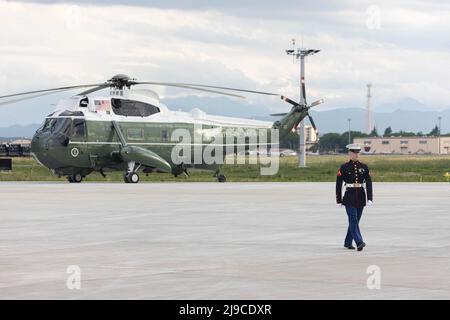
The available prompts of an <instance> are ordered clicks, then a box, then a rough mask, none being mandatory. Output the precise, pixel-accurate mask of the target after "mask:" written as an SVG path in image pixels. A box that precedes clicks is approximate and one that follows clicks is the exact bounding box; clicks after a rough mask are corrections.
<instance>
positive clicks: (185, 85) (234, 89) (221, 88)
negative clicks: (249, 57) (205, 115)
mask: <svg viewBox="0 0 450 320" xmlns="http://www.w3.org/2000/svg"><path fill="white" fill-rule="evenodd" d="M136 83H143V82H136ZM146 83H147V84H160V85H166V86H171V85H173V86H183V87H196V88H210V89H220V90H229V91H238V92H247V93H256V94H264V95H268V96H281V95H280V94H278V93H272V92H265V91H255V90H247V89H239V88H230V87H218V86H210V85H205V84H195V83H171V82H146Z"/></svg>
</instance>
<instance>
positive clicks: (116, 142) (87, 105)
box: [0, 74, 323, 183]
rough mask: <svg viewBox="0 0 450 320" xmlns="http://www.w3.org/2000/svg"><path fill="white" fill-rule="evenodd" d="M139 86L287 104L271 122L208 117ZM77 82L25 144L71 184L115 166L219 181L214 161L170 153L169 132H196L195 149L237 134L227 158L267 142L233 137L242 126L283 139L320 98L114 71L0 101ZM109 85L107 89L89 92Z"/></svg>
mask: <svg viewBox="0 0 450 320" xmlns="http://www.w3.org/2000/svg"><path fill="white" fill-rule="evenodd" d="M137 85H156V86H170V87H178V88H183V89H188V90H200V91H206V92H210V93H215V94H222V95H228V96H232V97H239V98H244V97H243V96H241V95H238V94H235V93H237V92H239V93H255V94H263V95H270V96H279V97H280V98H281V99H283V100H284V101H286V102H288V103H289V104H291V105H292V108H291V110H290V111H289V112H288V113H283V114H275V116H281V118H280V119H279V120H277V121H275V122H273V123H272V122H267V121H257V120H250V119H242V118H232V117H222V116H215V115H208V114H205V113H204V112H202V111H201V110H199V109H194V110H192V111H191V112H181V111H172V110H170V109H168V108H167V107H166V106H165V105H164V104H163V103H161V102H160V99H159V97H158V95H157V94H156V93H155V92H154V91H151V90H148V89H139V88H135V87H134V86H137ZM303 85H304V84H303ZM81 88H85V89H87V90H86V91H84V92H81V93H79V94H77V95H75V96H72V97H71V98H69V99H64V100H61V101H60V102H59V103H58V104H57V106H56V110H57V111H55V112H54V113H52V114H50V115H48V116H47V117H46V119H45V121H44V123H43V125H42V126H41V127H40V128H39V129H38V130H37V131H36V133H35V135H34V136H33V139H32V142H31V152H32V154H33V156H34V157H35V158H36V159H37V160H38V161H39V162H40V163H41V164H43V165H44V166H46V167H47V168H49V169H51V170H52V171H53V173H54V174H56V175H58V176H65V177H67V179H68V181H69V182H74V183H78V182H81V181H82V180H83V178H84V177H86V176H87V175H88V174H90V173H92V172H94V171H97V172H100V173H101V174H102V175H103V176H105V172H107V171H114V170H120V171H123V172H124V181H125V182H126V183H137V182H139V175H138V173H139V172H140V171H141V172H144V173H147V174H148V173H151V172H168V173H172V174H173V175H175V176H178V175H180V174H183V173H184V174H188V172H187V169H189V168H201V169H208V170H213V171H215V176H216V177H217V179H218V181H219V182H224V181H225V180H226V177H225V176H224V175H223V174H220V172H219V168H220V166H219V165H218V164H217V163H212V164H211V163H206V162H205V161H201V162H200V163H195V164H190V163H185V162H183V161H180V159H177V156H176V155H175V157H174V154H173V152H172V151H173V148H174V145H176V144H178V143H179V141H172V140H171V136H172V133H173V132H174V131H175V130H177V129H183V130H185V131H187V132H189V133H190V134H191V135H192V136H193V137H194V139H192V141H191V142H190V143H191V144H192V146H193V145H194V144H196V145H197V147H198V144H200V150H204V149H205V147H206V146H207V145H208V144H210V143H211V142H212V141H213V140H215V139H214V138H215V137H217V136H223V135H225V132H226V131H227V132H234V134H235V137H234V138H233V139H232V140H231V142H230V139H229V137H228V139H225V138H224V139H222V140H221V141H223V143H222V145H221V146H222V147H223V157H225V156H226V155H227V154H230V153H236V152H238V150H241V149H240V148H238V147H239V146H240V145H239V141H244V150H250V149H258V148H260V147H264V148H265V147H266V146H265V145H264V146H263V145H262V144H260V143H256V144H255V143H249V139H247V138H248V137H247V138H245V139H244V140H240V139H239V138H240V136H239V135H242V134H245V129H254V130H255V131H256V132H257V133H258V132H260V131H267V130H270V129H278V130H279V138H280V139H282V138H283V137H284V136H285V135H287V134H288V133H289V132H290V131H291V130H292V129H293V128H295V127H296V126H297V125H298V124H299V123H300V121H302V120H303V119H304V118H305V117H309V119H310V121H311V124H312V125H313V127H314V128H315V125H314V121H313V120H312V118H311V117H310V115H309V114H308V111H309V109H310V108H311V107H313V106H316V105H318V104H320V103H322V102H323V100H319V101H316V102H314V103H312V104H311V105H306V104H305V105H301V104H299V103H297V102H295V101H293V100H291V99H289V98H286V97H284V96H282V95H279V94H276V93H270V92H261V91H254V90H246V89H238V88H229V87H219V86H210V85H201V84H188V83H165V82H149V81H136V80H135V79H131V78H130V77H128V76H126V75H122V74H119V75H116V76H114V77H113V78H111V79H110V80H108V81H106V82H104V83H100V84H87V85H77V86H67V87H59V88H53V89H45V90H36V91H30V92H23V93H16V94H9V95H4V96H0V105H4V104H10V103H14V102H17V101H22V100H26V99H32V98H36V97H40V96H42V95H47V94H52V93H56V92H62V91H65V90H73V89H81ZM108 88H109V89H110V92H109V95H105V96H100V95H93V94H94V93H95V92H97V91H100V90H103V89H108ZM231 92H235V93H231ZM302 92H305V91H304V90H302ZM4 99H6V100H7V101H5V100H4ZM2 100H3V101H2ZM303 101H306V100H303ZM199 127H200V128H201V129H198V128H199ZM239 129H244V130H239ZM265 143H266V144H267V143H270V141H266V142H265ZM241 144H242V143H241ZM192 150H194V148H192ZM184 156H186V155H184ZM180 157H181V156H180Z"/></svg>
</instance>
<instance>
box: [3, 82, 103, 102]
mask: <svg viewBox="0 0 450 320" xmlns="http://www.w3.org/2000/svg"><path fill="white" fill-rule="evenodd" d="M101 85H103V83H102V84H100V83H97V84H84V85H78V86H69V87H60V88H53V89H44V90H35V91H28V92H21V93H14V94H8V95H6V96H0V99H3V98H12V97H18V96H23V95H27V94H34V93H45V92H52V91H62V90H72V89H78V88H88V87H97V86H101Z"/></svg>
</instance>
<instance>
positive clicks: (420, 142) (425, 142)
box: [419, 140, 428, 144]
mask: <svg viewBox="0 0 450 320" xmlns="http://www.w3.org/2000/svg"><path fill="white" fill-rule="evenodd" d="M427 143H428V141H427V140H420V141H419V144H427Z"/></svg>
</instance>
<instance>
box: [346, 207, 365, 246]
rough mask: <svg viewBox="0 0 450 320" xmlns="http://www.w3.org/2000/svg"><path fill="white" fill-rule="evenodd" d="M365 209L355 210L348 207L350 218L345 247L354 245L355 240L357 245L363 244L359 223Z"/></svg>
mask: <svg viewBox="0 0 450 320" xmlns="http://www.w3.org/2000/svg"><path fill="white" fill-rule="evenodd" d="M363 209H364V208H355V207H349V206H346V207H345V210H346V211H347V216H348V229H347V236H346V237H345V241H344V246H346V247H349V246H351V245H352V242H353V240H354V241H355V243H356V245H357V246H358V245H360V244H361V243H363V238H362V235H361V231H360V230H359V221H360V220H361V217H362V213H363Z"/></svg>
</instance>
